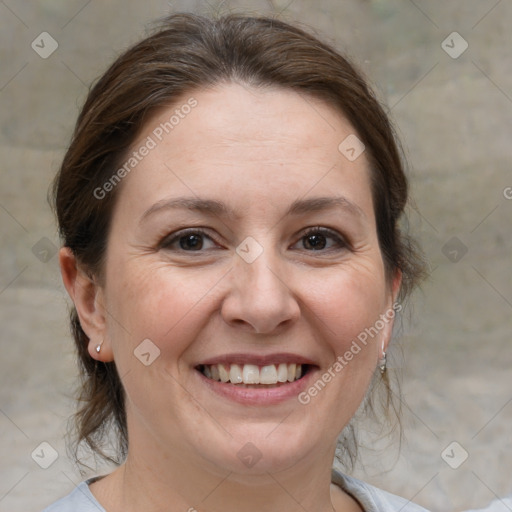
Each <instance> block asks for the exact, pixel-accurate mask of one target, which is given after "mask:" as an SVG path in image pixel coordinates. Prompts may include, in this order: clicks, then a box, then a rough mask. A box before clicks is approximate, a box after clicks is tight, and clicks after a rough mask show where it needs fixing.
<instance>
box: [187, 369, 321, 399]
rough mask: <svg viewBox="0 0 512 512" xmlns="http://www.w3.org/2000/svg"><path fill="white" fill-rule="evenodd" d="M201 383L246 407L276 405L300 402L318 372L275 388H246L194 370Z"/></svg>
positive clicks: (314, 370) (314, 371) (307, 374)
mask: <svg viewBox="0 0 512 512" xmlns="http://www.w3.org/2000/svg"><path fill="white" fill-rule="evenodd" d="M194 371H195V372H196V373H197V374H198V375H199V377H200V379H201V381H202V382H203V383H204V384H206V385H207V386H208V387H209V388H210V389H211V390H212V391H213V392H214V393H216V394H218V395H220V396H222V397H225V398H228V399H230V400H233V401H234V402H238V403H240V404H244V405H274V404H279V403H282V402H284V401H286V400H290V399H292V398H294V399H296V400H298V395H299V394H300V393H301V392H302V391H304V390H305V389H306V388H307V387H308V385H309V382H310V381H311V379H312V378H313V377H314V375H315V373H316V372H317V368H311V367H310V368H309V371H308V372H307V373H306V375H304V376H303V377H302V378H301V379H299V380H295V381H293V382H288V383H283V384H282V385H281V386H278V387H275V388H261V389H258V388H244V387H241V386H238V385H236V384H231V383H230V382H220V381H217V380H212V379H209V378H208V377H205V376H204V375H203V374H202V373H201V372H200V371H199V370H194Z"/></svg>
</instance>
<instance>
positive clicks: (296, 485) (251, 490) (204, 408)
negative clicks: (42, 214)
mask: <svg viewBox="0 0 512 512" xmlns="http://www.w3.org/2000/svg"><path fill="white" fill-rule="evenodd" d="M406 202H407V180H406V177H405V175H404V172H403V169H402V166H401V162H400V156H399V152H398V149H397V143H396V141H395V139H394V135H393V131H392V129H391V127H390V124H389V121H388V119H387V117H386V115H385V113H384V112H383V110H382V108H381V107H380V106H379V104H378V103H377V101H376V100H375V98H374V96H373V94H372V92H371V91H370V90H369V88H368V87H367V85H366V83H365V81H364V80H363V79H362V78H361V76H360V75H359V74H358V73H357V72H356V70H355V69H354V68H353V67H352V65H351V64H349V63H348V62H347V61H346V60H345V59H344V58H343V57H342V56H340V55H339V54H338V53H337V52H336V51H335V50H334V49H332V48H330V47H329V46H327V45H325V44H324V43H322V42H320V41H318V40H317V39H316V38H314V37H313V36H311V35H308V34H306V33H305V32H303V31H302V30H300V29H298V28H295V27H293V26H290V25H288V24H285V23H283V22H280V21H276V20H271V19H266V18H251V17H242V16H229V17H224V18H220V19H218V20H209V19H206V18H202V17H198V16H194V15H190V14H187V15H185V14H181V15H173V16H170V17H169V18H167V19H166V20H165V21H164V23H163V26H162V27H161V29H160V30H159V31H158V32H157V33H155V34H154V35H152V36H150V37H148V38H147V39H145V40H144V41H142V42H140V43H139V44H137V45H136V46H134V47H133V48H131V49H129V50H128V51H127V52H125V53H124V54H123V55H122V56H121V57H119V59H118V60H117V61H116V62H115V63H114V64H113V65H112V66H111V68H110V69H109V70H108V71H107V72H106V73H105V74H104V76H103V77H102V78H101V79H100V80H99V81H98V83H97V84H96V85H95V86H94V88H93V89H92V90H91V92H90V94H89V96H88V98H87V100H86V103H85V105H84V107H83V109H82V112H81V114H80V116H79V118H78V121H77V125H76V129H75V133H74V136H73V140H72V142H71V145H70V147H69V150H68V152H67V154H66V156H65V158H64V161H63V163H62V167H61V170H60V172H59V175H58V176H57V178H56V181H55V186H54V203H55V210H56V213H57V217H58V222H59V227H60V232H61V235H62V238H63V248H62V249H61V251H60V265H61V270H62V276H63V280H64V284H65V286H66V289H67V291H68V293H69V295H70V297H71V299H72V300H73V303H74V308H75V309H74V310H73V313H72V318H71V321H72V330H73V334H74V338H75V342H76V345H77V348H78V353H79V360H80V364H81V368H82V371H83V376H84V384H83V388H82V394H81V397H80V400H81V404H82V408H81V409H80V411H79V412H78V414H77V426H78V441H79V442H83V443H85V444H87V445H88V446H89V447H90V448H92V449H93V451H94V452H95V453H98V454H100V455H105V456H108V455H107V454H106V453H105V443H106V438H107V434H109V433H110V432H115V437H116V439H117V441H118V446H117V451H116V456H117V459H118V460H119V461H120V465H119V467H118V469H116V470H115V471H114V472H112V473H111V474H109V475H106V476H103V477H101V478H97V479H93V480H90V481H87V482H83V483H82V484H81V485H80V486H79V487H78V488H77V489H76V490H75V491H74V492H73V493H72V494H71V495H69V496H68V497H67V498H64V499H63V500H61V501H60V502H58V503H56V504H54V505H53V506H50V507H49V508H48V509H47V510H48V511H51V512H56V511H68V510H69V511H70V510H73V511H75V512H85V511H89V510H91V511H93V510H94V511H97V510H106V511H108V512H116V511H120V510H122V511H125V512H129V511H131V510H144V511H149V512H150V511H153V510H154V511H156V510H184V511H185V510H188V511H194V510H198V511H212V512H213V511H217V510H219V511H220V510H223V511H232V510H233V511H234V510H237V511H244V512H251V511H256V510H257V511H268V512H271V511H275V510H280V511H282V510H286V511H295V510H311V511H313V510H314V511H315V512H327V511H332V510H335V511H337V512H340V511H361V510H364V511H366V512H370V511H379V512H384V511H398V510H402V511H419V510H423V509H421V507H419V506H416V505H413V504H411V503H410V502H408V501H407V500H405V499H402V498H399V497H396V496H392V495H391V494H388V493H386V492H384V491H381V490H378V489H376V488H374V487H372V486H370V485H367V484H365V483H363V482H360V481H358V480H356V479H354V478H351V477H349V476H345V475H342V474H341V473H339V472H338V471H334V470H333V469H332V463H333V458H334V456H335V451H336V448H337V441H338V439H339V438H340V434H341V433H342V431H344V432H345V433H346V432H347V430H348V429H349V428H350V423H349V422H350V420H351V419H352V417H353V416H354V415H355V413H356V411H357V410H358V409H359V408H360V406H361V407H365V406H366V407H367V408H371V406H372V394H373V392H374V390H375V389H376V388H379V387H380V388H384V389H386V390H387V392H388V393H391V391H390V389H389V382H388V378H387V372H386V357H385V354H386V351H387V348H388V345H389V342H390V339H391V332H392V327H393V320H394V317H395V315H396V312H397V311H399V310H400V309H401V305H400V303H399V300H401V299H403V298H404V297H405V296H406V295H407V294H408V293H409V292H410V290H411V289H412V287H413V286H414V284H415V283H416V282H417V281H418V279H419V278H420V276H421V274H422V265H421V261H420V259H419V258H418V257H417V256H416V253H415V252H414V249H413V247H414V245H413V244H412V242H411V241H410V240H409V239H408V238H407V236H406V235H404V234H403V233H401V232H400V230H399V227H398V222H399V219H400V217H401V215H402V213H403V211H404V207H405V204H406ZM381 383H384V386H379V384H381ZM388 398H389V396H388ZM388 403H389V400H388ZM361 404H363V405H361ZM379 420H380V421H384V418H383V417H379ZM344 429H345V430H344ZM338 448H340V449H341V451H342V452H343V453H344V455H345V457H347V458H348V459H350V456H351V454H352V452H351V448H350V445H349V444H348V443H345V442H341V443H340V446H338Z"/></svg>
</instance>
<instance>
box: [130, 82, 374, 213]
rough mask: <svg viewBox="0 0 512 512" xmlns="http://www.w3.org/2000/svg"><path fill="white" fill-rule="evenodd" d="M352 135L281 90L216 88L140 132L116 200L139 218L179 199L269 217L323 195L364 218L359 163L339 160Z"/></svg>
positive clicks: (338, 118) (367, 208)
mask: <svg viewBox="0 0 512 512" xmlns="http://www.w3.org/2000/svg"><path fill="white" fill-rule="evenodd" d="M355 136H356V133H355V130H354V129H353V127H352V126H351V125H350V123H349V122H348V121H347V120H346V119H345V118H344V117H343V116H342V115H341V114H340V113H339V112H337V111H336V110H335V109H334V108H332V107H331V106H329V105H327V104H326V103H324V102H322V101H320V100H318V99H315V98H312V97H310V96H306V95H303V94H299V93H297V92H294V91H291V90H287V89H280V88H277V89H276V88H265V89H256V88H252V87H249V86H242V85H238V84H225V85H219V86H216V87H214V88H211V89H206V90H197V91H193V92H191V93H190V94H189V95H185V96H183V97H182V98H181V99H180V100H179V101H177V102H176V103H175V104H174V105H173V106H171V107H168V108H165V109H162V110H160V111H159V112H157V113H156V114H155V115H154V116H153V117H152V118H151V119H150V120H149V121H148V122H147V123H146V125H145V126H144V127H143V129H142V131H141V134H140V136H139V137H138V139H137V141H136V142H135V143H134V144H133V145H132V148H131V150H130V153H129V155H128V157H130V155H132V158H134V157H133V152H137V153H138V156H137V165H136V167H134V168H133V170H132V171H130V173H129V175H127V176H126V178H125V179H124V180H123V181H124V183H123V189H124V190H123V192H122V193H121V201H123V199H122V198H123V197H124V201H128V202H129V203H130V205H131V209H132V210H137V211H138V214H139V215H141V214H142V210H144V211H146V209H147V207H148V205H149V206H151V205H152V204H155V203H157V202H159V201H162V200H163V199H165V198H169V197H171V198H172V197H179V196H183V195H187V196H193V195H195V196H203V197H205V196H208V197H214V198H217V199H218V200H222V201H224V202H228V203H230V205H231V206H232V209H233V210H235V211H243V210H244V209H245V208H247V205H248V203H249V202H251V203H253V202H258V201H259V202H260V204H262V202H264V204H266V205H267V206H268V205H273V206H274V207H276V208H278V207H279V206H280V205H282V206H283V207H285V206H289V205H290V204H292V203H293V202H294V201H296V200H297V198H299V197H303V198H305V197H307V196H308V195H312V196H320V195H321V196H325V195H326V194H331V195H337V196H339V195H343V196H345V197H347V199H349V200H350V201H351V202H353V203H355V204H356V205H357V206H358V207H359V208H361V210H363V211H364V212H365V213H366V214H367V215H368V217H371V216H372V215H371V213H372V210H373V207H372V200H371V189H370V180H369V170H368V163H367V160H366V157H365V154H364V152H363V153H362V154H361V155H360V156H359V157H358V158H356V159H349V158H347V153H346V152H344V151H345V149H346V148H344V145H346V143H344V141H346V140H349V141H352V140H354V139H353V138H354V137H355ZM347 138H348V139H347ZM356 140H357V139H356ZM340 144H341V146H340ZM144 147H146V148H149V149H146V150H144V151H142V149H143V148H144ZM355 149H356V150H357V151H358V150H359V149H360V148H358V147H356V148H355ZM141 153H144V156H141ZM349 156H351V154H350V153H349Z"/></svg>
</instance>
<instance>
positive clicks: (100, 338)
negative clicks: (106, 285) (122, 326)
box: [59, 247, 114, 363]
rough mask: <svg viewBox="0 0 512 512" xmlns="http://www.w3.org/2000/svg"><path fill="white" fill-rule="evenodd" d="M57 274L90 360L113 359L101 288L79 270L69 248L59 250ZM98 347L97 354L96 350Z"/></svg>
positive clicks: (108, 360)
mask: <svg viewBox="0 0 512 512" xmlns="http://www.w3.org/2000/svg"><path fill="white" fill-rule="evenodd" d="M59 264H60V272H61V275H62V280H63V282H64V286H65V287H66V290H67V292H68V294H69V296H70V297H71V300H72V301H73V303H74V305H75V308H76V310H77V313H78V317H79V319H80V325H81V326H82V329H83V331H84V332H85V334H86V335H87V337H88V338H89V344H88V347H87V348H88V351H89V354H90V356H91V357H92V358H93V359H96V360H98V361H102V362H105V363H106V362H110V361H113V360H114V357H113V353H112V346H111V343H110V340H109V338H108V336H107V322H106V316H107V315H106V310H105V304H104V303H105V301H104V291H103V288H102V287H101V286H100V285H99V284H98V283H97V280H96V279H95V278H94V277H91V276H90V275H88V274H87V273H86V272H85V271H84V270H83V269H81V268H80V265H79V264H78V262H77V260H76V258H75V255H74V254H73V252H72V251H71V249H70V248H69V247H62V248H61V249H60V251H59ZM98 345H100V351H99V352H98V351H97V350H96V349H97V347H98Z"/></svg>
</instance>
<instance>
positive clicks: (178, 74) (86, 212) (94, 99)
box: [52, 14, 423, 461]
mask: <svg viewBox="0 0 512 512" xmlns="http://www.w3.org/2000/svg"><path fill="white" fill-rule="evenodd" d="M222 82H239V83H242V84H247V85H249V86H253V87H265V86H277V87H284V88H287V89H291V90H294V91H296V92H297V93H299V94H306V95H310V96H312V97H315V98H319V99H321V100H323V101H324V102H326V103H327V104H329V105H331V106H332V107H333V108H335V109H337V110H338V111H339V112H341V113H342V114H343V115H344V116H345V118H346V119H347V120H348V121H349V122H350V123H351V125H352V126H353V127H354V128H355V130H356V132H357V136H358V137H359V138H360V139H361V140H362V142H363V143H364V144H365V146H366V153H365V154H366V157H367V158H368V160H369V164H370V168H371V179H372V195H373V201H374V207H375V216H376V222H377V231H378V239H379V244H380V248H381V251H382V254H383V259H384V263H385V266H386V270H387V273H388V276H392V275H393V274H394V273H395V271H396V270H400V271H401V272H402V276H403V281H402V289H401V298H405V296H406V295H407V294H408V293H409V291H410V290H411V289H412V287H413V286H414V285H415V284H416V282H417V281H418V279H419V278H420V277H421V276H422V272H423V266H422V262H421V258H420V257H419V256H418V253H417V251H416V250H415V245H414V243H413V242H412V241H411V239H410V238H409V237H408V235H406V234H404V233H401V231H400V229H399V225H398V224H399V219H400V217H401V215H402V213H403V212H404V208H405V205H406V202H407V198H408V184H407V179H406V177H405V174H404V171H403V167H402V163H401V158H400V152H399V150H398V147H397V142H396V140H395V135H394V131H393V129H392V127H391V125H390V122H389V120H388V117H387V116H386V114H385V112H384V111H383V109H382V108H381V106H380V105H379V103H378V101H377V100H376V98H375V96H374V94H373V92H372V91H371V90H370V89H369V87H368V85H367V83H366V81H365V80H364V79H363V78H362V76H361V75H360V73H358V72H357V71H356V70H355V68H354V67H353V65H352V64H350V63H349V62H348V61H347V60H346V59H345V58H344V57H342V56H341V55H340V54H339V53H338V52H337V51H335V50H334V49H333V48H332V47H331V46H329V45H327V44H325V43H323V42H321V41H319V40H318V39H317V38H316V37H314V36H312V35H310V34H308V33H307V32H305V31H303V30H302V29H300V28H298V27H295V26H292V25H290V24H288V23H285V22H283V21H279V20H276V19H270V18H265V17H247V16H240V15H229V16H224V17H220V18H218V19H209V18H205V17H202V16H198V15H193V14H174V15H171V16H169V17H167V18H165V19H164V20H163V22H162V23H161V26H160V27H159V28H158V30H157V31H156V32H155V33H154V34H153V35H151V36H149V37H147V38H146V39H144V40H142V41H141V42H139V43H138V44H136V45H135V46H133V47H132V48H130V49H128V50H127V51H126V52H124V53H123V54H122V55H121V56H120V57H119V58H118V59H117V60H116V61H115V62H114V63H113V64H112V65H111V66H110V68H109V69H108V70H107V71H106V73H105V74H104V75H103V76H102V77H101V78H100V79H99V81H98V82H97V83H96V84H95V85H94V87H92V89H91V90H90V92H89V95H88V97H87V99H86V101H85V104H84V106H83V108H82V110H81V113H80V115H79V117H78V120H77V123H76V127H75V131H74V134H73V137H72V140H71V144H70V146H69V149H68V151H67V153H66V155H65V157H64V160H63V162H62V166H61V168H60V171H59V173H58V175H57V176H56V178H55V182H54V185H53V198H52V199H53V206H54V209H55V211H56V214H57V218H58V223H59V229H60V234H61V237H62V239H63V243H64V245H65V246H67V247H69V248H70V249H71V250H72V252H73V254H74V255H75V257H76V258H77V261H78V263H79V264H80V265H81V266H82V267H83V268H84V269H86V270H87V271H88V272H89V273H90V274H91V275H94V276H95V277H96V278H98V279H99V280H100V281H101V276H102V269H103V260H104V257H105V251H106V249H107V238H108V230H109V225H110V222H111V218H112V212H113V208H114V204H115V201H116V197H117V195H118V193H119V190H118V189H119V188H120V187H116V188H114V189H113V190H111V191H109V193H108V194H107V195H106V197H105V198H103V199H98V198H96V196H95V194H94V191H95V190H96V189H97V188H98V187H101V186H102V185H103V184H104V183H106V182H107V181H108V180H109V179H111V178H112V176H113V174H114V172H115V170H116V169H118V168H119V165H121V164H122V162H123V157H124V156H125V155H126V153H127V151H128V150H129V148H130V146H131V145H132V144H133V143H134V141H135V138H136V136H137V134H138V132H139V130H140V129H141V127H142V126H143V125H144V122H145V120H147V119H148V118H149V117H150V116H151V115H152V114H153V113H154V112H155V111H156V110H158V109H161V108H163V107H165V106H169V105H171V104H173V103H174V102H176V101H177V100H178V99H179V98H180V97H182V96H183V95H184V94H185V93H190V92H191V91H193V90H194V89H198V88H203V87H207V86H213V85H215V84H218V83H222ZM340 142H341V141H340ZM71 326H72V332H73V336H74V339H75V343H76V347H77V350H78V360H79V364H80V370H81V375H82V383H81V389H80V396H79V403H80V407H79V410H78V412H77V413H76V415H75V424H76V429H77V432H76V434H77V435H76V437H77V444H76V447H78V445H79V444H80V443H82V442H85V444H86V445H88V446H89V447H90V448H91V449H92V450H93V452H95V453H97V454H99V455H101V456H104V457H106V453H105V451H104V447H105V446H106V441H107V439H106V437H107V434H108V432H109V429H110V427H115V429H117V430H114V432H115V433H116V438H117V441H118V443H119V444H118V446H116V447H115V457H114V459H115V460H117V461H120V460H122V459H123V458H124V457H125V456H126V453H127V448H128V446H127V427H126V413H125V405H124V391H123V387H122V383H121V381H120V379H119V376H118V374H117V371H116V367H115V363H113V362H112V363H99V362H97V361H95V360H94V359H92V358H91V357H90V356H89V354H88V351H87V345H88V341H89V340H88V337H87V335H86V334H85V332H84V331H83V329H82V327H81V325H80V322H79V320H78V315H77V313H76V310H75V309H74V308H73V309H72V312H71ZM378 373H380V372H378ZM379 380H380V379H379ZM384 382H385V388H386V390H387V393H388V395H387V396H388V399H387V403H388V405H389V397H390V396H391V393H392V392H391V390H390V388H389V382H388V381H387V379H385V381H384ZM367 406H371V401H367ZM342 449H343V451H344V452H345V453H346V454H348V455H349V458H350V459H353V455H354V452H353V451H352V450H351V449H349V448H348V446H343V447H342ZM76 453H77V452H75V455H76Z"/></svg>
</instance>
